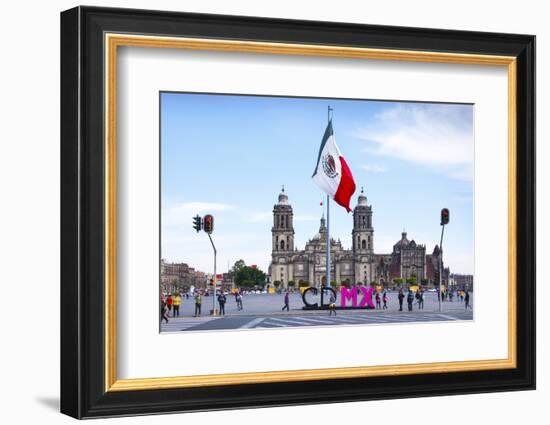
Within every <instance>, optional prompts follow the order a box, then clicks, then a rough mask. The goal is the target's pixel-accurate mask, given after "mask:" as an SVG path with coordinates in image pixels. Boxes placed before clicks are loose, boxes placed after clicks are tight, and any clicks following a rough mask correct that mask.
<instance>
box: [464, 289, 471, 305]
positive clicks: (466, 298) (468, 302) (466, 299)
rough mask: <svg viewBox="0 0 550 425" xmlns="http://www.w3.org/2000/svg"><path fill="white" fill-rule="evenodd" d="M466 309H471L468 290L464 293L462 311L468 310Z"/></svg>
mask: <svg viewBox="0 0 550 425" xmlns="http://www.w3.org/2000/svg"><path fill="white" fill-rule="evenodd" d="M468 308H470V309H471V308H472V307H471V306H470V293H469V292H468V290H466V291H464V309H465V310H468Z"/></svg>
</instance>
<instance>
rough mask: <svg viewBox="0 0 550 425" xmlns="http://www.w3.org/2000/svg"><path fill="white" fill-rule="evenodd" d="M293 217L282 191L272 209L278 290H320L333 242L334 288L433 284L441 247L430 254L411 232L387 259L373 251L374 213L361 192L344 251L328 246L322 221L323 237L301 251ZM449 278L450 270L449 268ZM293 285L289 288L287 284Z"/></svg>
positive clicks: (272, 277) (272, 274) (271, 272)
mask: <svg viewBox="0 0 550 425" xmlns="http://www.w3.org/2000/svg"><path fill="white" fill-rule="evenodd" d="M293 217H294V213H293V209H292V205H291V204H290V203H289V201H288V195H287V194H286V193H285V191H284V188H283V190H282V192H281V193H280V194H279V198H278V203H277V204H275V205H274V206H273V227H272V228H271V235H272V249H271V265H270V267H269V275H270V281H271V282H272V283H273V284H275V285H276V286H281V287H283V288H287V287H288V286H291V285H294V286H296V287H297V286H306V285H308V286H316V287H321V286H324V285H325V284H326V247H327V243H330V255H331V261H330V263H331V264H330V267H331V272H330V275H331V281H332V282H331V284H333V285H334V284H336V285H359V284H361V285H368V284H370V283H373V282H375V283H381V284H387V283H390V282H394V281H395V279H411V278H414V279H416V280H417V282H424V283H425V284H427V285H430V284H433V283H434V282H435V279H436V277H437V275H436V274H437V273H436V272H437V270H439V269H438V268H435V269H434V267H433V266H434V264H436V265H437V267H439V255H440V253H439V248H438V247H437V246H436V248H435V249H434V251H433V253H432V254H431V255H426V246H425V245H420V244H417V243H416V242H415V241H414V240H410V241H409V240H408V239H407V233H406V232H403V233H402V234H401V239H400V240H398V241H397V242H396V243H395V245H394V246H393V250H392V252H391V253H388V254H376V253H375V252H374V226H373V220H372V218H373V210H372V206H371V205H369V204H368V201H367V197H366V196H365V195H364V193H363V191H362V190H361V194H360V195H359V197H358V198H357V205H356V206H355V208H354V210H353V228H352V232H351V233H352V247H351V249H345V248H344V247H343V246H342V243H341V242H340V240H335V239H333V238H330V241H327V228H326V220H325V218H324V217H322V218H321V222H320V226H319V232H318V233H317V234H316V235H315V236H313V237H312V238H311V239H310V240H309V241H308V242H307V243H306V245H305V247H304V249H303V250H298V248H297V247H295V246H294V221H293ZM447 276H448V269H447ZM289 283H290V285H289Z"/></svg>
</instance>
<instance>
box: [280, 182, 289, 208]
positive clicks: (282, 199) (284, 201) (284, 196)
mask: <svg viewBox="0 0 550 425" xmlns="http://www.w3.org/2000/svg"><path fill="white" fill-rule="evenodd" d="M287 204H288V196H287V194H286V193H285V187H284V186H283V188H282V189H281V193H279V205H287Z"/></svg>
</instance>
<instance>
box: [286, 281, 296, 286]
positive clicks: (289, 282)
mask: <svg viewBox="0 0 550 425" xmlns="http://www.w3.org/2000/svg"><path fill="white" fill-rule="evenodd" d="M294 285H296V282H294V281H293V280H289V281H288V286H292V287H294Z"/></svg>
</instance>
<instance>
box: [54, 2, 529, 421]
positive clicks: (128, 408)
mask: <svg viewBox="0 0 550 425" xmlns="http://www.w3.org/2000/svg"><path fill="white" fill-rule="evenodd" d="M105 32H121V33H138V34H151V35H168V36H187V37H203V38H220V39H235V40H254V41H270V42H287V43H306V44H326V45H333V46H352V47H371V48H385V49H400V50H423V51H434V52H452V53H478V54H486V55H508V56H515V57H516V58H517V77H518V82H517V232H518V233H517V243H518V249H517V320H518V322H517V368H516V369H510V370H495V371H483V372H455V373H449V374H419V375H409V376H393V377H378V378H352V379H332V380H322V381H305V382H285V383H264V384H246V385H230V386H216V387H205V388H187V389H184V388H182V389H169V390H147V391H126V392H107V393H106V392H105V391H104V354H105V344H104V270H105V269H104V267H105V264H104V232H103V230H104V224H105V223H104V214H103V209H104V171H105V170H104V147H103V137H104V132H103V130H104V122H103V112H104V100H105V99H104V90H103V88H104V70H103V65H104V45H103V35H104V33H105ZM534 388H535V37H534V36H529V35H516V34H498V33H480V32H469V31H451V30H432V29H420V28H406V27H388V26H373V25H358V24H346V23H329V22H314V21H296V20H284V19H265V18H255V17H241V16H221V15H204V14H190V13H177V12H162V11H146V10H133V9H111V8H95V7H77V8H74V9H70V10H68V11H65V12H62V13H61V412H62V413H65V414H67V415H70V416H73V417H75V418H92V417H105V416H121V415H137V414H150V413H164V412H183V411H201V410H219V409H230V408H244V407H262V406H280V405H298V404H314V403H328V402H345V401H357V400H374V399H387V398H405V397H419V396H435V395H451V394H468V393H482V392H494V391H512V390H527V389H534Z"/></svg>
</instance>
